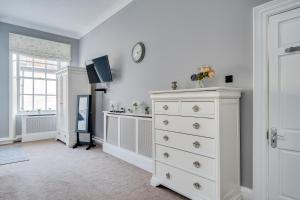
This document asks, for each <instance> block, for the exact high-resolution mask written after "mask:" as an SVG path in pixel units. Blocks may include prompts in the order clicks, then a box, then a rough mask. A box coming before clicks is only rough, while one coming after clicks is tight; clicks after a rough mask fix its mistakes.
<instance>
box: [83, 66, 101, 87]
mask: <svg viewBox="0 0 300 200" xmlns="http://www.w3.org/2000/svg"><path fill="white" fill-rule="evenodd" d="M86 71H87V75H88V78H89V82H90V84H93V83H100V79H99V77H98V74H97V72H96V69H95V66H94V63H93V64H90V65H87V66H86Z"/></svg>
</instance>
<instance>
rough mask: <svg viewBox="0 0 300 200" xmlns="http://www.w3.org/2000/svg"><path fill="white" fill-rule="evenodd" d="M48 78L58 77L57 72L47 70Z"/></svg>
mask: <svg viewBox="0 0 300 200" xmlns="http://www.w3.org/2000/svg"><path fill="white" fill-rule="evenodd" d="M47 78H48V79H56V72H52V71H47Z"/></svg>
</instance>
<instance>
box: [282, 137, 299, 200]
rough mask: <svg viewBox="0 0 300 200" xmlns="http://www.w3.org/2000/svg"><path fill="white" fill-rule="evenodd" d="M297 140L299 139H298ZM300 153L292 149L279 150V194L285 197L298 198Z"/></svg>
mask: <svg viewBox="0 0 300 200" xmlns="http://www.w3.org/2000/svg"><path fill="white" fill-rule="evenodd" d="M298 141H299V140H298ZM299 160H300V153H299V152H293V151H284V150H283V151H281V152H280V155H279V163H281V166H280V174H281V177H280V179H281V180H280V182H281V183H282V184H280V185H281V187H280V190H281V195H282V196H283V197H286V198H287V199H299V197H300V190H299V180H300V173H299V169H300V162H299Z"/></svg>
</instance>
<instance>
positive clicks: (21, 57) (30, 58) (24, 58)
mask: <svg viewBox="0 0 300 200" xmlns="http://www.w3.org/2000/svg"><path fill="white" fill-rule="evenodd" d="M19 60H22V61H29V62H32V57H30V56H24V55H20V56H19Z"/></svg>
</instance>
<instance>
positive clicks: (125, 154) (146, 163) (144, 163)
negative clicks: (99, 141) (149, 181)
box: [103, 143, 152, 173]
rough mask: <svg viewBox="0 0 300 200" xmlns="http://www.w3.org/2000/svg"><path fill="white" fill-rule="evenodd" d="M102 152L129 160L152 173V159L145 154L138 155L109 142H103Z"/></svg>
mask: <svg viewBox="0 0 300 200" xmlns="http://www.w3.org/2000/svg"><path fill="white" fill-rule="evenodd" d="M103 152H105V153H108V154H111V155H113V156H115V157H117V158H120V159H121V160H124V161H126V162H129V163H130V164H133V165H135V166H137V167H139V168H142V169H143V170H145V171H148V172H150V173H152V159H151V158H147V157H145V156H141V155H138V154H136V153H133V152H131V151H128V150H125V149H121V148H119V147H116V146H113V145H111V144H107V143H104V144H103Z"/></svg>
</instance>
